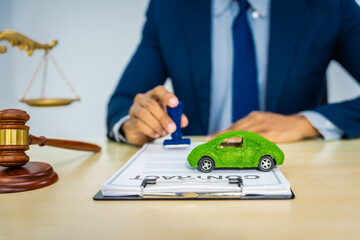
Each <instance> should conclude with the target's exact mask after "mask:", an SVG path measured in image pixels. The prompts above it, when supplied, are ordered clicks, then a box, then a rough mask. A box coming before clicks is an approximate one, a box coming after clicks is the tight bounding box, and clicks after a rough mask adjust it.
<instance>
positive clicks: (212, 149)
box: [187, 131, 284, 173]
mask: <svg viewBox="0 0 360 240" xmlns="http://www.w3.org/2000/svg"><path fill="white" fill-rule="evenodd" d="M187 160H188V162H189V165H190V166H191V167H194V168H196V167H198V169H199V170H200V171H202V172H205V173H208V172H211V171H212V170H213V169H214V168H254V167H257V168H258V169H259V170H260V171H264V172H268V171H271V169H273V168H274V166H275V165H276V164H277V165H281V164H282V163H283V162H284V153H283V152H282V151H281V149H280V148H279V147H278V146H276V144H275V143H273V142H270V141H269V140H267V139H266V138H264V137H262V136H260V135H258V134H256V133H252V132H246V131H233V132H227V133H224V134H221V135H219V136H217V137H216V138H214V139H212V140H210V141H209V142H207V143H204V144H201V145H199V146H197V147H195V148H194V149H193V150H192V151H191V153H190V154H189V155H188V157H187Z"/></svg>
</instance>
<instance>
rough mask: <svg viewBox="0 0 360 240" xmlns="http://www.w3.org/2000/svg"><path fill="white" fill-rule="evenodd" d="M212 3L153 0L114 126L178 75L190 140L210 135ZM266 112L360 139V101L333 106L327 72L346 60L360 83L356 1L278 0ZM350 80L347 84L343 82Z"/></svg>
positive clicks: (115, 107)
mask: <svg viewBox="0 0 360 240" xmlns="http://www.w3.org/2000/svg"><path fill="white" fill-rule="evenodd" d="M210 7H211V3H210V0H171V1H169V0H152V1H151V3H150V5H149V8H148V11H147V21H146V23H145V25H144V29H143V36H142V40H141V42H140V44H139V46H138V48H137V50H136V52H135V54H134V56H133V58H132V59H131V61H130V63H129V65H128V66H127V68H126V70H125V72H124V74H123V76H122V77H121V80H120V82H119V84H118V86H117V88H116V90H115V92H114V94H113V96H112V97H111V99H110V102H109V105H108V115H107V126H108V130H109V131H111V128H112V126H113V125H114V124H115V123H116V122H117V121H118V120H119V119H120V118H122V117H124V116H125V115H127V114H128V111H129V108H130V106H131V105H132V103H133V99H134V97H135V95H136V94H137V93H145V92H147V91H148V90H150V89H152V88H154V87H156V86H157V85H161V84H163V83H164V81H165V80H166V78H168V77H169V78H171V80H172V83H173V86H174V91H175V94H176V95H177V96H178V97H179V98H180V99H181V100H182V101H183V102H184V113H185V114H186V115H187V116H188V118H189V125H188V127H186V128H185V129H184V130H183V132H184V134H186V135H206V134H207V130H208V124H209V107H210V74H211V59H210V57H211V53H210V50H211V46H210V44H211V43H210V40H211V32H210V31H211V25H210V24H211V13H210V9H211V8H210ZM270 22H271V24H270V43H269V60H268V61H269V66H268V75H267V90H266V111H271V112H275V113H282V114H291V113H297V112H299V111H302V110H314V111H317V112H320V113H321V114H323V115H324V116H325V117H327V118H328V119H329V120H331V121H332V122H333V123H334V124H335V125H336V126H338V127H339V128H340V129H342V130H343V131H344V133H345V136H344V137H348V138H353V137H356V136H360V98H356V99H353V100H351V101H346V102H341V103H336V104H326V102H324V101H323V100H324V99H326V97H325V95H324V94H326V69H327V67H328V65H329V63H330V61H331V60H332V59H335V60H336V61H338V62H339V63H340V64H341V65H342V66H343V67H344V68H345V69H346V70H347V71H348V72H349V73H350V74H351V75H352V76H353V77H354V78H355V79H357V81H358V82H359V81H360V7H359V6H358V5H357V4H356V2H355V1H354V0H291V1H290V0H272V1H271V21H270ZM338 81H342V79H338Z"/></svg>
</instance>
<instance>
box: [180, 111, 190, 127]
mask: <svg viewBox="0 0 360 240" xmlns="http://www.w3.org/2000/svg"><path fill="white" fill-rule="evenodd" d="M188 124H189V119H188V118H187V117H186V115H185V114H182V115H181V127H182V128H184V127H186V126H187V125H188Z"/></svg>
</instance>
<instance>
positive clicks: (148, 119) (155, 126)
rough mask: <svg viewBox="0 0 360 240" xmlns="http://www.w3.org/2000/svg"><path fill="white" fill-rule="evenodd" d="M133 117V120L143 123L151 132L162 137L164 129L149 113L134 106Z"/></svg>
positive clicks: (142, 108) (138, 106)
mask: <svg viewBox="0 0 360 240" xmlns="http://www.w3.org/2000/svg"><path fill="white" fill-rule="evenodd" d="M132 112H133V115H134V116H135V118H137V119H140V120H141V121H143V122H145V123H146V124H147V125H148V126H149V127H150V128H151V129H152V130H154V131H155V132H157V133H158V134H159V135H163V133H162V132H163V131H164V128H163V127H162V126H161V124H160V122H159V121H158V120H157V119H156V118H155V117H154V116H153V115H152V114H151V113H150V111H149V110H148V109H146V108H144V107H141V106H140V105H134V107H133V108H132Z"/></svg>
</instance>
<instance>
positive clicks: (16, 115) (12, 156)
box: [0, 109, 30, 167]
mask: <svg viewBox="0 0 360 240" xmlns="http://www.w3.org/2000/svg"><path fill="white" fill-rule="evenodd" d="M29 119H30V116H29V115H28V114H27V113H26V112H25V111H22V110H18V109H6V110H2V111H0V166H3V167H21V166H23V165H25V164H26V163H27V162H28V161H29V156H27V155H26V153H25V151H26V150H28V149H29V127H28V126H26V125H25V123H26V122H27V121H28V120H29Z"/></svg>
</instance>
